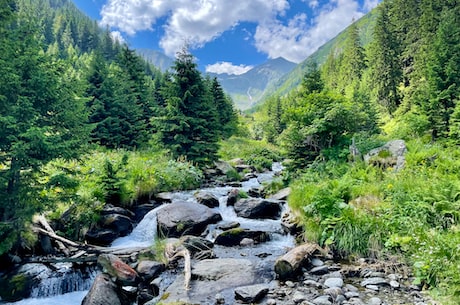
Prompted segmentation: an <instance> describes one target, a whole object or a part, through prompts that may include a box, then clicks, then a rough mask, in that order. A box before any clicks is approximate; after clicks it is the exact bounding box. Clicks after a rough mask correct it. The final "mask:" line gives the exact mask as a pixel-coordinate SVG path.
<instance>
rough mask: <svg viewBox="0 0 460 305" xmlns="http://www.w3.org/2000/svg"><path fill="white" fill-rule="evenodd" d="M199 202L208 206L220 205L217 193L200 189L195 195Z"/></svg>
mask: <svg viewBox="0 0 460 305" xmlns="http://www.w3.org/2000/svg"><path fill="white" fill-rule="evenodd" d="M193 196H194V197H195V198H196V200H197V201H198V203H199V204H204V205H205V206H207V207H208V208H216V207H218V206H219V199H218V198H217V197H216V195H214V194H211V193H209V192H206V191H198V192H196V193H195V194H194V195H193Z"/></svg>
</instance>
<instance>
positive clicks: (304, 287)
mask: <svg viewBox="0 0 460 305" xmlns="http://www.w3.org/2000/svg"><path fill="white" fill-rule="evenodd" d="M274 175H276V170H275V171H272V172H269V173H262V174H260V173H252V176H248V177H247V178H248V179H247V181H245V182H243V183H242V184H241V185H239V184H231V185H220V186H215V187H208V188H205V189H201V190H195V191H186V192H175V193H167V194H160V195H159V196H158V197H159V198H157V199H158V200H161V201H162V202H163V204H161V205H160V206H159V207H157V208H155V209H152V210H151V211H150V212H148V213H147V214H145V213H144V214H145V216H144V217H143V219H142V220H141V221H140V222H139V223H138V224H137V225H136V226H135V228H134V230H133V231H132V232H131V233H130V234H129V235H127V236H125V237H122V238H118V239H116V240H115V241H113V243H112V244H111V247H108V249H110V251H109V252H110V254H103V255H101V256H100V257H99V259H98V263H97V264H95V263H89V264H83V267H82V265H81V264H76V263H70V264H69V263H67V265H66V266H67V267H68V268H69V269H70V270H75V267H76V266H79V269H78V270H79V271H78V272H77V275H78V274H82V276H81V277H79V279H81V281H80V280H75V282H76V283H78V285H77V284H75V288H74V289H73V290H81V289H83V292H81V293H79V294H78V295H76V294H75V292H74V293H71V294H68V298H66V297H65V296H66V295H60V296H57V295H55V296H50V295H49V293H48V294H42V295H40V293H38V292H37V293H35V294H33V295H32V294H31V295H29V298H28V299H26V300H23V301H21V302H19V303H18V304H29V305H32V304H34V305H39V304H47V305H51V304H84V305H96V304H97V305H105V304H107V305H109V304H110V305H118V304H120V305H124V304H139V305H141V304H148V305H153V304H239V303H241V304H253V303H260V304H280V305H291V304H303V305H310V304H315V305H323V304H326V305H328V304H370V305H374V304H375V305H379V304H388V305H389V304H417V305H425V304H434V302H432V301H431V300H429V298H427V297H426V296H425V295H424V294H423V293H422V292H421V291H420V287H417V286H414V285H412V284H411V283H412V278H411V276H410V273H409V272H408V271H407V270H406V269H405V268H404V266H402V265H399V264H397V263H393V262H384V261H380V262H375V261H371V260H367V259H361V260H359V261H356V262H337V261H335V260H334V259H333V258H332V257H330V256H329V254H328V253H326V252H324V251H322V249H319V250H318V251H310V252H308V255H307V254H305V255H302V257H300V258H297V259H296V261H295V262H292V263H293V268H292V272H290V273H280V272H278V271H276V268H275V266H276V264H277V262H278V261H279V260H280V259H282V258H283V257H285V256H286V255H287V253H290V252H292V251H295V249H297V248H298V247H299V245H298V244H296V242H295V238H294V235H295V234H296V233H298V228H297V227H296V226H295V225H293V224H292V222H291V221H290V217H289V210H288V209H287V206H286V201H285V200H286V198H287V196H288V194H289V190H283V191H282V192H280V193H278V194H276V195H274V196H272V197H270V198H265V196H263V186H262V184H261V182H264V181H270V180H271V179H273V177H274ZM241 191H244V192H245V193H247V194H249V195H250V196H249V197H248V198H241ZM159 236H161V237H162V238H165V242H164V243H165V244H166V245H169V246H171V247H170V248H167V249H170V253H169V255H170V256H169V258H170V259H169V262H168V263H166V262H160V261H156V260H155V259H154V258H153V257H158V255H157V256H155V251H159V250H158V248H154V247H153V246H152V245H153V243H154V239H158V238H159ZM301 244H302V243H301ZM301 246H302V245H301ZM312 249H313V248H312ZM189 258H190V260H188V259H189ZM28 265H29V266H30V264H28ZM58 265H59V264H54V263H51V264H46V265H41V264H37V265H35V267H36V270H38V272H37V273H36V274H32V273H31V271H27V272H29V273H27V272H26V273H22V274H23V275H24V274H26V275H27V277H28V278H33V279H34V285H35V286H34V287H31V288H30V289H35V290H33V291H38V290H37V289H39V288H37V287H45V286H46V285H49V284H47V283H50V282H53V283H54V284H53V285H55V286H59V287H60V285H62V284H59V283H58V280H57V279H58V278H61V279H62V281H63V282H67V281H68V279H66V278H65V277H56V276H55V275H56V273H54V275H52V276H51V275H50V274H48V275H45V273H46V272H42V271H43V270H42V271H40V270H41V269H43V268H45V269H46V270H49V271H47V272H51V273H53V272H52V271H53V270H57V269H56V268H57V266H58ZM21 268H25V267H24V266H22V267H21ZM61 269H62V268H61ZM82 270H83V271H82ZM66 272H70V271H66ZM66 272H63V273H64V274H65V273H66ZM72 272H73V271H72ZM72 274H73V273H72ZM16 275H18V274H16ZM83 275H84V276H83ZM53 276H54V277H53ZM72 277H73V275H72ZM47 278H48V279H49V278H56V280H53V281H49V280H48V281H47V280H46V279H47ZM46 287H47V286H46ZM66 287H67V286H66ZM89 287H91V288H89ZM84 289H89V291H88V290H84ZM42 290H44V291H47V289H42ZM69 291H72V288H69V289H67V288H66V289H65V291H64V290H62V289H61V290H60V289H56V291H55V294H63V293H66V292H69ZM43 297H46V298H43ZM83 297H84V299H83ZM82 299H83V300H82Z"/></svg>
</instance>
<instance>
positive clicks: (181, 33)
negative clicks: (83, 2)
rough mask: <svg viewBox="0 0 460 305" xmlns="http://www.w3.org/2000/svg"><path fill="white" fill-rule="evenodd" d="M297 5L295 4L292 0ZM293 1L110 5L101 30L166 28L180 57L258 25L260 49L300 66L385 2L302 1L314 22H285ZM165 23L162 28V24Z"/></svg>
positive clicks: (167, 44) (164, 42) (117, 1)
mask: <svg viewBox="0 0 460 305" xmlns="http://www.w3.org/2000/svg"><path fill="white" fill-rule="evenodd" d="M291 1H292V0H291ZM291 1H289V0H251V1H248V0H232V1H225V0H200V1H197V0H174V1H172V0H107V3H106V4H105V5H104V6H103V8H102V11H101V16H102V20H101V24H103V25H109V26H112V27H114V28H117V29H118V30H120V31H122V32H124V33H126V34H128V35H134V34H135V33H136V32H138V31H142V30H152V31H153V30H154V29H155V25H157V23H158V26H162V29H163V30H164V34H163V31H162V33H161V35H162V38H161V40H160V47H161V48H162V49H163V50H164V51H165V53H166V54H167V55H170V56H174V55H175V54H176V52H177V51H178V50H180V49H181V47H182V46H183V45H184V42H187V44H189V46H190V47H192V48H197V47H201V46H203V45H205V44H206V43H208V42H210V41H212V40H214V39H216V38H217V37H219V36H220V35H221V34H222V33H223V32H225V31H228V30H231V29H234V28H237V26H238V25H239V24H240V23H243V22H250V23H253V24H255V25H257V28H256V32H255V34H253V33H250V35H246V38H248V37H251V39H250V40H251V41H254V44H255V47H256V48H257V50H259V51H260V52H263V53H265V54H267V55H268V56H269V57H270V58H276V57H279V56H282V57H284V58H286V59H288V60H291V61H294V62H299V61H301V60H303V59H304V58H306V57H307V56H308V55H310V54H311V53H312V52H314V51H315V50H316V49H317V48H318V47H319V46H321V45H322V44H324V43H325V42H327V41H328V40H329V39H331V38H333V37H334V36H335V35H337V34H338V33H339V32H340V31H342V30H343V29H344V28H345V27H346V26H348V25H349V24H350V23H351V21H352V19H353V18H355V19H358V18H359V17H361V16H362V15H363V14H364V12H366V11H368V10H370V9H371V8H373V7H375V6H376V5H377V3H378V2H379V1H380V0H364V3H363V5H362V7H360V6H359V4H358V0H332V1H329V2H328V3H326V4H322V2H320V1H318V0H301V1H302V5H304V6H305V11H307V10H308V9H309V7H310V8H314V13H315V15H313V17H311V18H307V15H306V14H303V13H300V14H298V15H296V16H294V17H292V18H291V19H290V20H284V19H285V16H286V13H287V12H288V10H289V8H290V5H289V3H290V2H291ZM160 20H161V24H160V22H159V21H160Z"/></svg>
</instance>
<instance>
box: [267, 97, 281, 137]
mask: <svg viewBox="0 0 460 305" xmlns="http://www.w3.org/2000/svg"><path fill="white" fill-rule="evenodd" d="M265 105H266V111H267V121H266V122H265V124H264V133H265V137H266V139H267V141H268V142H269V143H275V142H276V139H277V138H278V136H279V135H280V134H281V133H282V132H283V131H284V129H285V128H286V124H285V122H284V121H283V115H284V111H283V106H282V101H281V98H280V97H279V96H274V97H271V98H269V99H268V100H267V101H265Z"/></svg>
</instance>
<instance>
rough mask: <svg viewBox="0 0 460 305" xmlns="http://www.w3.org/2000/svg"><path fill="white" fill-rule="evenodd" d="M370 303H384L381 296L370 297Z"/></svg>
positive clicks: (372, 304)
mask: <svg viewBox="0 0 460 305" xmlns="http://www.w3.org/2000/svg"><path fill="white" fill-rule="evenodd" d="M368 304H369V305H381V304H382V300H381V299H380V298H377V297H374V298H370V300H369V302H368Z"/></svg>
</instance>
